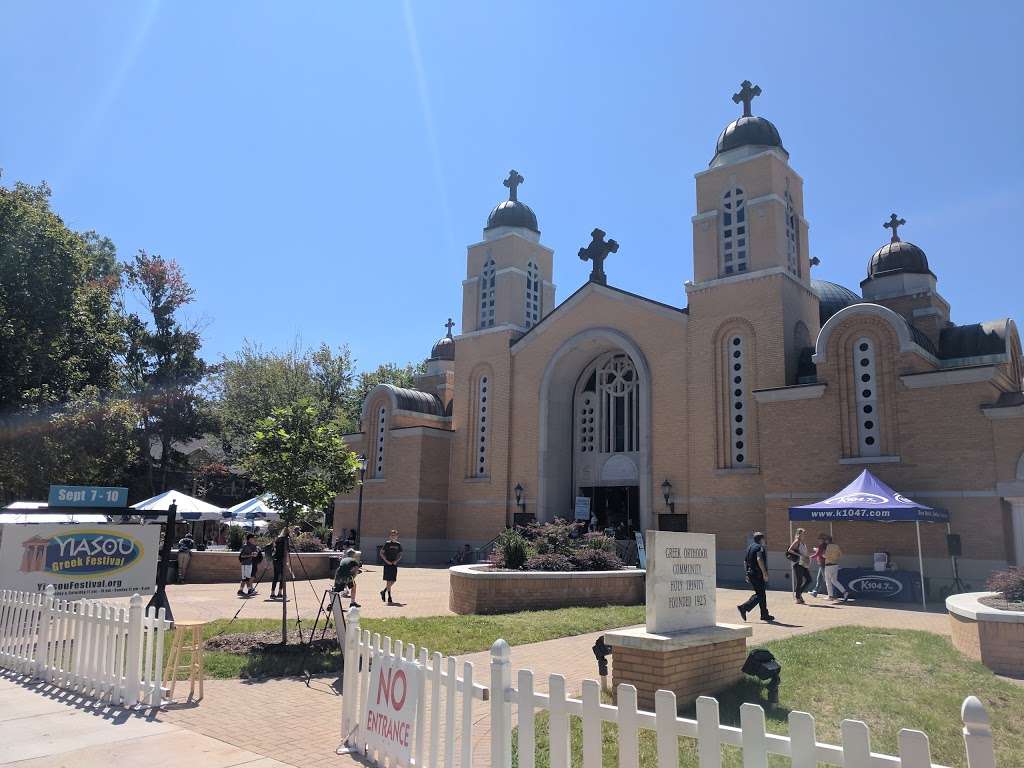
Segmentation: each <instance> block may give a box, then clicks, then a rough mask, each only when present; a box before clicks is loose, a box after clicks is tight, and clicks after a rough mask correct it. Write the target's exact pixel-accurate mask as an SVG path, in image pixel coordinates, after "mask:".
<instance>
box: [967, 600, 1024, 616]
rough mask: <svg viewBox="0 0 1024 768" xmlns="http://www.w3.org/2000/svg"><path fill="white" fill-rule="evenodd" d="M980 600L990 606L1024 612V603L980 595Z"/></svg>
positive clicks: (1002, 609)
mask: <svg viewBox="0 0 1024 768" xmlns="http://www.w3.org/2000/svg"><path fill="white" fill-rule="evenodd" d="M978 602H979V603H981V604H982V605H987V606H988V607H989V608H998V609H999V610H1001V611H1019V612H1020V613H1024V603H1022V602H1017V601H1011V600H1004V599H1003V598H1001V597H979V598H978Z"/></svg>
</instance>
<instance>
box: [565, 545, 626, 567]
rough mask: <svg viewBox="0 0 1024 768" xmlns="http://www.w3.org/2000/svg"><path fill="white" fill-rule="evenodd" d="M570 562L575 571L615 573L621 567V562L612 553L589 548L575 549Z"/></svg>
mask: <svg viewBox="0 0 1024 768" xmlns="http://www.w3.org/2000/svg"><path fill="white" fill-rule="evenodd" d="M571 560H572V565H573V570H576V571H617V570H619V569H620V568H621V567H622V561H621V560H620V559H619V556H618V555H616V554H615V553H614V552H608V551H606V550H603V549H592V548H590V547H582V548H580V549H577V550H576V551H575V552H573V553H572V558H571Z"/></svg>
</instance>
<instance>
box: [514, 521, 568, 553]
mask: <svg viewBox="0 0 1024 768" xmlns="http://www.w3.org/2000/svg"><path fill="white" fill-rule="evenodd" d="M576 531H577V523H574V522H570V521H568V520H561V519H556V520H554V521H553V522H550V523H543V524H541V523H531V524H530V525H529V526H528V527H527V529H526V537H527V538H528V539H530V540H531V541H532V543H533V548H534V549H535V550H536V552H537V554H538V555H547V554H556V555H563V556H565V557H568V556H569V555H571V554H572V552H573V550H574V549H576V546H577V544H576V540H575V539H574V538H573V536H574V534H575V533H576Z"/></svg>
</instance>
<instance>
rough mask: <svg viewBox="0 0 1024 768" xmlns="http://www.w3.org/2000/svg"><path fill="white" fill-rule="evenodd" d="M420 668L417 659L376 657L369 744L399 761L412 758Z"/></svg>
mask: <svg viewBox="0 0 1024 768" xmlns="http://www.w3.org/2000/svg"><path fill="white" fill-rule="evenodd" d="M420 684H421V683H420V670H419V668H418V667H417V666H416V664H415V662H411V661H408V660H406V659H396V658H395V657H393V656H379V657H377V658H376V659H374V660H373V671H372V672H371V673H370V692H369V696H368V698H367V703H366V732H365V734H364V737H365V740H366V744H367V746H368V747H369V748H370V749H371V750H372V749H376V750H379V751H380V753H381V755H387V756H388V757H390V758H391V760H392V765H394V761H395V760H397V761H398V763H399V764H400V765H409V764H411V762H412V739H413V734H414V733H415V728H416V702H417V700H418V699H419V687H420Z"/></svg>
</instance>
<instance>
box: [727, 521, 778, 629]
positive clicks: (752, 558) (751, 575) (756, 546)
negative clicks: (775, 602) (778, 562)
mask: <svg viewBox="0 0 1024 768" xmlns="http://www.w3.org/2000/svg"><path fill="white" fill-rule="evenodd" d="M766 541H767V537H766V536H765V535H764V534H763V533H761V532H760V531H758V532H757V533H755V534H754V542H753V543H752V544H751V545H750V546H749V547H747V554H746V556H745V557H744V559H743V562H744V566H745V568H746V571H747V581H748V582H749V583H750V586H751V587H753V588H754V594H752V595H751V596H750V599H749V600H747V602H745V603H743V604H742V605H737V606H736V610H738V611H739V612H740V617H741V618H742V619H743V620H744V621H746V620H747V613H748V612H749V611H752V610H754V606H755V605H758V606H760V608H761V621H775V617H774V616H772V615H771V614H770V613H768V596H767V595H766V594H765V590H766V589H767V588H768V566H767V564H766V561H765V557H766V552H767V550H766V548H765V542H766Z"/></svg>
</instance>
